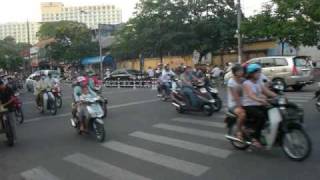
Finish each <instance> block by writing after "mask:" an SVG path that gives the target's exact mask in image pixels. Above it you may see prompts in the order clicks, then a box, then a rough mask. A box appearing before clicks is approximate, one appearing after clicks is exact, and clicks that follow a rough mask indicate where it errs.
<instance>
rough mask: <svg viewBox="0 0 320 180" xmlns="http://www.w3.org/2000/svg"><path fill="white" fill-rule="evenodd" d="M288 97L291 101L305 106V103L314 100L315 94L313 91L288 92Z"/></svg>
mask: <svg viewBox="0 0 320 180" xmlns="http://www.w3.org/2000/svg"><path fill="white" fill-rule="evenodd" d="M285 95H286V97H287V98H288V99H289V101H290V102H293V103H296V104H297V105H299V106H301V107H302V106H304V104H306V103H308V102H310V101H312V99H313V97H314V94H313V93H312V92H287V93H285Z"/></svg>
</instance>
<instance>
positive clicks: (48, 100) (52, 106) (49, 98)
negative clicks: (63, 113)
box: [39, 90, 57, 115]
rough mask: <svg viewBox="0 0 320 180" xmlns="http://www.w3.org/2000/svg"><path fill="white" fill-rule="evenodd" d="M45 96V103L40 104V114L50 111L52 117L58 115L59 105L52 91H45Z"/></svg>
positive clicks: (43, 94)
mask: <svg viewBox="0 0 320 180" xmlns="http://www.w3.org/2000/svg"><path fill="white" fill-rule="evenodd" d="M42 96H43V102H42V103H41V104H40V109H39V110H40V112H41V113H46V111H49V112H50V113H51V115H56V114H57V103H56V98H55V97H54V95H53V94H52V92H51V91H50V90H44V91H43V92H42Z"/></svg>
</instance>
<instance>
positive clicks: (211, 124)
mask: <svg viewBox="0 0 320 180" xmlns="http://www.w3.org/2000/svg"><path fill="white" fill-rule="evenodd" d="M172 121H175V122H181V123H189V124H196V125H201V126H209V127H216V128H225V127H226V125H225V124H224V123H219V122H212V121H205V120H196V119H188V118H174V119H172Z"/></svg>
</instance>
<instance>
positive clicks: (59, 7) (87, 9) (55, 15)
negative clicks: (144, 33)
mask: <svg viewBox="0 0 320 180" xmlns="http://www.w3.org/2000/svg"><path fill="white" fill-rule="evenodd" d="M41 18H42V22H52V21H63V20H67V21H77V22H82V23H85V24H86V25H87V26H88V27H89V28H91V29H97V28H98V25H99V24H120V23H121V22H122V11H121V9H119V8H117V7H116V6H114V5H96V6H93V5H92V6H64V4H63V3H61V2H45V3H41Z"/></svg>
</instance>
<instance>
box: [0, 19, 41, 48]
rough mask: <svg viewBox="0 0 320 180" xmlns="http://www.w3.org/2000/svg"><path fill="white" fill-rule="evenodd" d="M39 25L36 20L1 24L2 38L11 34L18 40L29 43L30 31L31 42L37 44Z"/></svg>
mask: <svg viewBox="0 0 320 180" xmlns="http://www.w3.org/2000/svg"><path fill="white" fill-rule="evenodd" d="M39 27H40V24H39V23H36V22H24V23H21V22H20V23H6V24H0V39H4V38H6V37H8V36H11V37H13V38H14V39H15V40H16V42H24V43H28V33H29V38H30V43H31V44H35V43H36V42H37V40H38V39H37V36H36V34H37V32H38V30H39ZM28 28H29V31H28Z"/></svg>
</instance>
